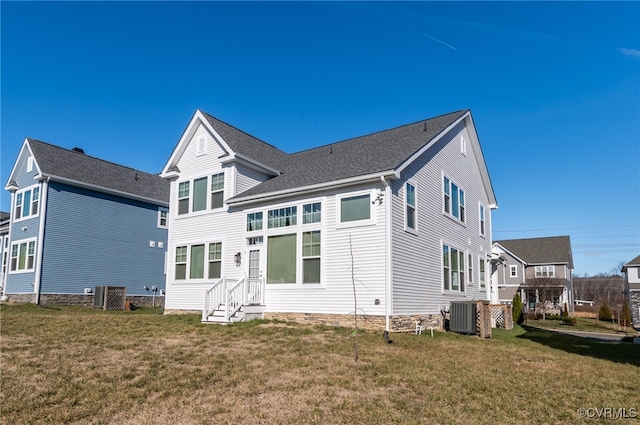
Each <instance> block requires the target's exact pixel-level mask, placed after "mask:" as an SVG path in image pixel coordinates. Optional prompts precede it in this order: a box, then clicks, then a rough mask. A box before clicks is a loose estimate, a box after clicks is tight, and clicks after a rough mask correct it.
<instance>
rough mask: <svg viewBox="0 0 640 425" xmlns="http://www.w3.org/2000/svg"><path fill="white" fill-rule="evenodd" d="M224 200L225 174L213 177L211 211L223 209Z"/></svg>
mask: <svg viewBox="0 0 640 425" xmlns="http://www.w3.org/2000/svg"><path fill="white" fill-rule="evenodd" d="M223 200H224V173H218V174H214V175H212V176H211V209H214V208H222V202H223Z"/></svg>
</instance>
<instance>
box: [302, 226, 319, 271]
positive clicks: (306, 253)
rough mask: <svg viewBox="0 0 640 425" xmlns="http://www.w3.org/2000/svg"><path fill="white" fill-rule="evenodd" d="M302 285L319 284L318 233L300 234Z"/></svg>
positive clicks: (316, 231)
mask: <svg viewBox="0 0 640 425" xmlns="http://www.w3.org/2000/svg"><path fill="white" fill-rule="evenodd" d="M302 283H320V231H319V230H314V231H312V232H303V233H302Z"/></svg>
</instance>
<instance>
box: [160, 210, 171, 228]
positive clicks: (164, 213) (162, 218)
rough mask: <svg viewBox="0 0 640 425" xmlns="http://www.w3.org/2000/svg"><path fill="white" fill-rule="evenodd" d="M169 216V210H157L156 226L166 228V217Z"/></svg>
mask: <svg viewBox="0 0 640 425" xmlns="http://www.w3.org/2000/svg"><path fill="white" fill-rule="evenodd" d="M168 216H169V211H167V210H158V227H161V228H163V229H166V228H167V219H168Z"/></svg>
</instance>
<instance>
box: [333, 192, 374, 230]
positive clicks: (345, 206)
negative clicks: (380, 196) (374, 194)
mask: <svg viewBox="0 0 640 425" xmlns="http://www.w3.org/2000/svg"><path fill="white" fill-rule="evenodd" d="M370 219H371V195H370V194H369V193H366V194H363V195H356V196H349V197H344V198H340V222H341V223H347V222H352V221H359V220H370Z"/></svg>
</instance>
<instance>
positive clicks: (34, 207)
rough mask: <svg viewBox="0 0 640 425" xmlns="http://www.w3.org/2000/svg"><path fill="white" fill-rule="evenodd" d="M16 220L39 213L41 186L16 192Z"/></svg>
mask: <svg viewBox="0 0 640 425" xmlns="http://www.w3.org/2000/svg"><path fill="white" fill-rule="evenodd" d="M15 200H16V202H15V208H14V210H13V211H14V221H17V220H20V219H24V218H28V217H33V216H36V215H38V210H39V206H40V186H35V187H32V188H29V189H26V190H22V191H20V192H16V196H15Z"/></svg>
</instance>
